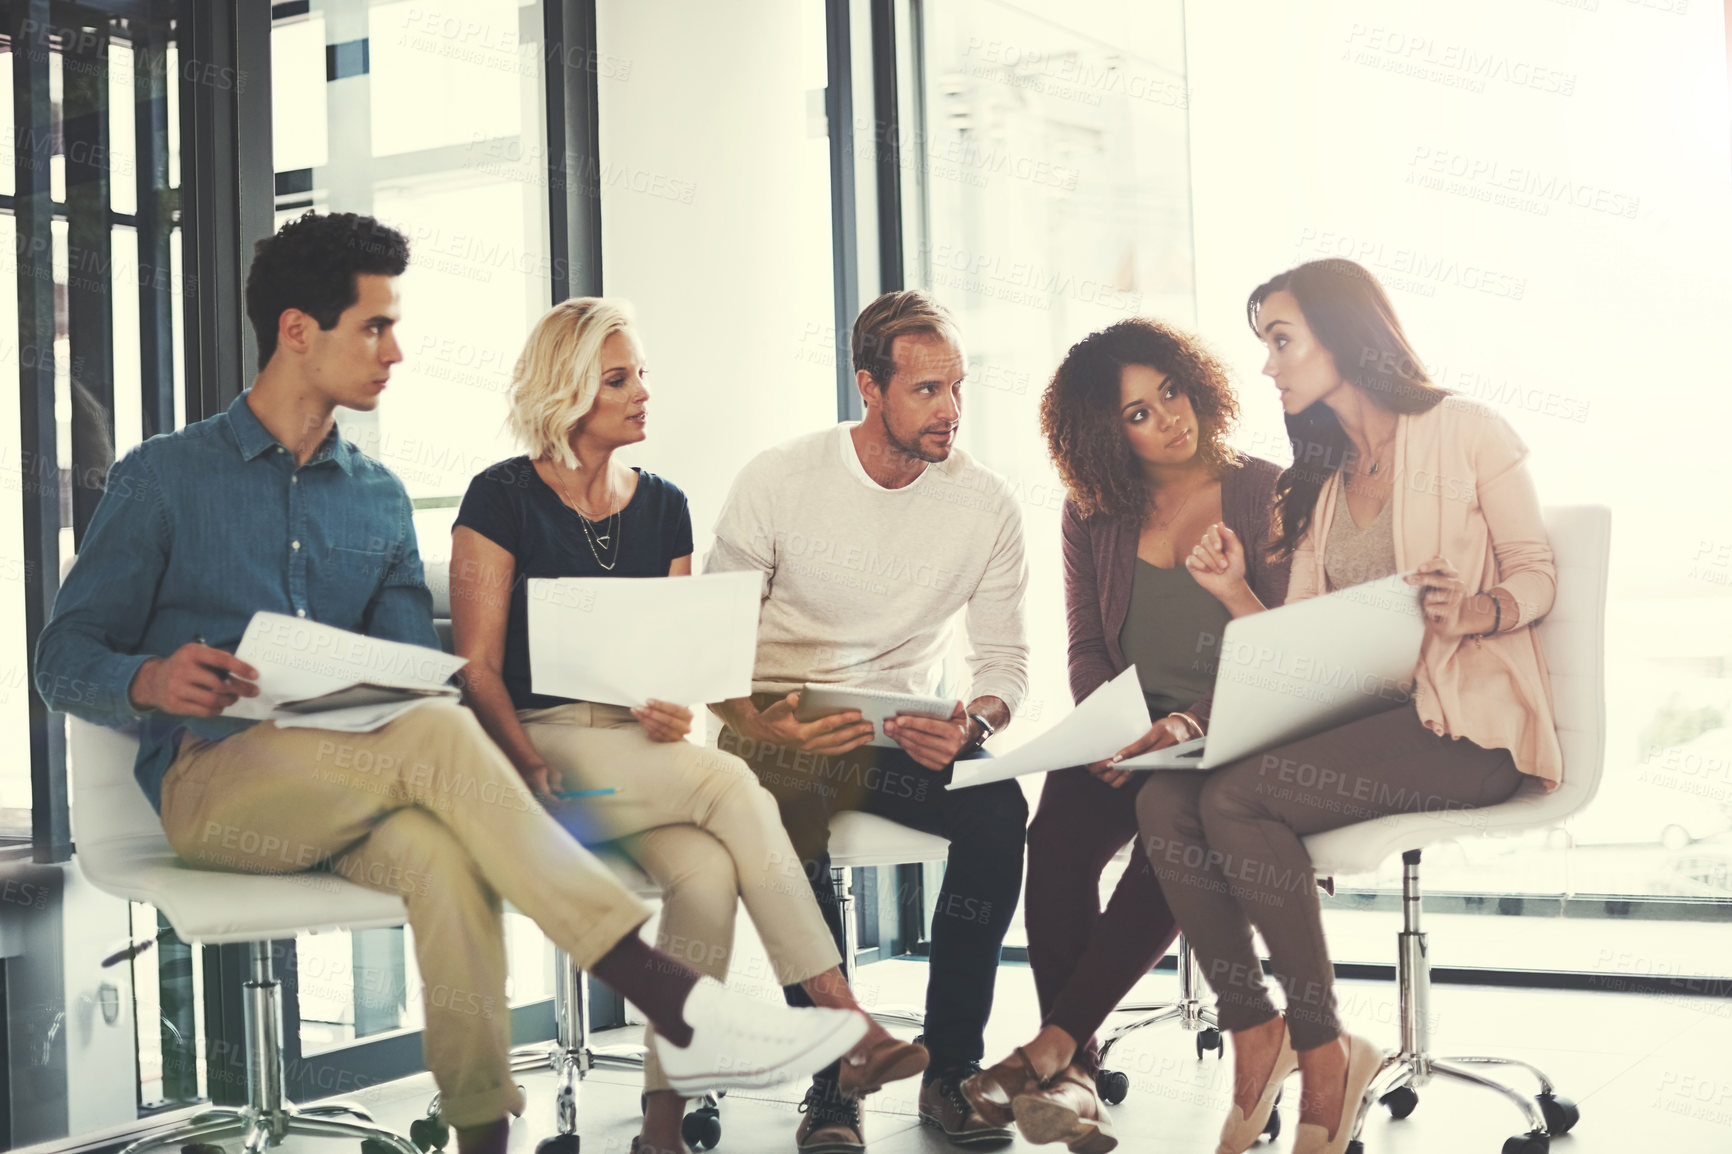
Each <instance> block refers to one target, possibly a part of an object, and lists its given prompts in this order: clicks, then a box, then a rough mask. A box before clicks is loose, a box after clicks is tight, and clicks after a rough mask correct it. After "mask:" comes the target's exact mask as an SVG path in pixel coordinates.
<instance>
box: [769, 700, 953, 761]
mask: <svg viewBox="0 0 1732 1154" xmlns="http://www.w3.org/2000/svg"><path fill="white" fill-rule="evenodd" d="M961 704H962V703H961V702H960V701H958V700H957V699H956V698H954V697H928V696H926V695H925V694H922V693H890V692H887V691H885V690H882V689H861V688H859V687H858V686H848V685H806V686H802V687H801V689H800V705H799V707H798V708H796V709H795V710H794V717H795V719H796V720H798V721H816V720H818V719H819V718H820V717H828V716H829V715H830V714H832V713H841V712H842V711H843V710H845V709H858V710H859V711H860V718H861V720H863V721H870V722H871V723H872V740H871V741H869V742H867V743H866V744H868V745H876V746H880V747H885V748H900V746H897V745H896V742H895V741H893V740H892V739H890V738H888V737H885V736H884V723H885V722H886V721H887V720H889V719H890V718H892V717H895V716H896V715H897V714H899V713H912V714H914V715H915V716H917V717H933V718H937V719H938V720H940V721H942V720H944V719H946V718H949V717H954V716H955V715H956V707H957V706H959V705H961Z"/></svg>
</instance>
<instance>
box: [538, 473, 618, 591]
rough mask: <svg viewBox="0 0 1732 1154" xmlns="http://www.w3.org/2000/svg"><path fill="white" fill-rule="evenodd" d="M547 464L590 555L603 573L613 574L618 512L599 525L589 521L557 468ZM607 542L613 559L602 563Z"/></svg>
mask: <svg viewBox="0 0 1732 1154" xmlns="http://www.w3.org/2000/svg"><path fill="white" fill-rule="evenodd" d="M548 464H549V466H551V467H552V469H553V479H554V481H555V482H557V483H558V485H559V491H560V493H562V494H564V496H565V503H566V505H567V506H568V507H570V509H571V511H572V512H573V513H576V514H577V520H578V523H579V524H580V525H582V526H583V539H584V540H585V541H587V542H589V552H590V555H591V556H593V557H594V558H595V563H596V564H597V565H600V566H601V567H602V569H603V571H605V572H608V573H611V572H613V567H614V566H615V565H617V564H619V549H620V543H621V537H622V534H621V533H620V528H621V522H620V510H618V509H615V510H614V511H613V512H612V513H610V514H608V515H607V516H606V517H605V518H603V519H602V520H601V522H600V523H597V522H595V521H591V520H590V519H589V517H588V516H587V515H586V514H585V513H584V511H583V510H582V509H581V508H579V507H578V504H577V502H576V501H575V500H573V499H572V496H571V490H569V489H567V488H566V487H565V478H564V477H561V476H560V475H559V467H558V466H557V465H555V464H554V463H553V462H552V461H549V462H548ZM603 526H605V527H606V528H607V532H605V533H603V532H602V531H601V529H602V527H603ZM609 541H612V542H613V557H612V559H611V560H608V561H603V560H602V559H601V555H602V552H603V551H605V550H606V549H607V546H608V542H609ZM598 546H599V547H598Z"/></svg>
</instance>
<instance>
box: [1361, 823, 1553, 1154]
mask: <svg viewBox="0 0 1732 1154" xmlns="http://www.w3.org/2000/svg"><path fill="white" fill-rule="evenodd" d="M1401 860H1402V879H1401V908H1402V922H1401V933H1399V934H1398V935H1396V945H1397V948H1396V966H1395V980H1396V992H1397V997H1398V1000H1399V1002H1400V1007H1401V1049H1400V1050H1397V1051H1390V1052H1389V1053H1388V1054H1387V1055H1386V1056H1385V1057H1384V1060H1383V1068H1382V1069H1380V1070H1379V1071H1378V1072H1377V1076H1376V1077H1375V1078H1373V1079H1372V1080H1371V1084H1370V1085H1369V1086H1367V1087H1366V1088H1365V1096H1364V1097H1363V1098H1361V1099H1360V1100H1359V1108H1358V1111H1357V1113H1356V1114H1355V1117H1354V1120H1353V1140H1352V1141H1351V1142H1349V1143H1348V1144H1347V1150H1348V1154H1364V1152H1365V1146H1364V1143H1362V1142H1361V1141H1360V1138H1359V1135H1360V1133H1361V1132H1362V1131H1363V1130H1364V1128H1365V1119H1366V1117H1367V1116H1368V1115H1369V1114H1370V1113H1371V1107H1372V1106H1373V1105H1376V1104H1377V1103H1379V1102H1381V1103H1382V1104H1383V1105H1384V1106H1386V1107H1388V1108H1389V1113H1390V1115H1391V1116H1392V1117H1395V1118H1405V1117H1407V1116H1408V1115H1409V1114H1411V1113H1413V1111H1414V1108H1415V1107H1416V1106H1417V1105H1418V1104H1419V1091H1420V1090H1421V1089H1422V1088H1424V1086H1425V1085H1426V1083H1428V1082H1430V1081H1431V1079H1433V1078H1451V1079H1454V1080H1455V1081H1457V1082H1464V1083H1466V1084H1467V1085H1469V1086H1478V1087H1479V1088H1480V1089H1482V1090H1491V1091H1494V1092H1496V1093H1498V1094H1502V1095H1503V1096H1504V1097H1505V1098H1507V1099H1508V1100H1509V1101H1510V1102H1511V1103H1512V1104H1513V1105H1514V1106H1515V1108H1516V1109H1518V1110H1520V1111H1521V1112H1522V1117H1523V1118H1524V1119H1525V1120H1526V1122H1527V1127H1528V1128H1527V1130H1526V1131H1525V1132H1523V1133H1520V1134H1516V1135H1514V1136H1512V1137H1511V1138H1509V1139H1508V1140H1507V1141H1505V1142H1504V1144H1503V1154H1546V1151H1547V1150H1548V1149H1550V1147H1551V1140H1552V1139H1553V1138H1554V1137H1556V1136H1557V1135H1559V1134H1564V1133H1567V1132H1568V1131H1569V1129H1570V1128H1571V1127H1572V1126H1574V1125H1575V1124H1576V1121H1577V1119H1578V1118H1579V1117H1580V1112H1579V1111H1578V1110H1577V1109H1576V1104H1575V1103H1574V1102H1572V1101H1570V1100H1569V1099H1568V1098H1560V1097H1558V1094H1557V1090H1556V1089H1555V1088H1554V1087H1553V1086H1552V1082H1551V1079H1550V1078H1547V1077H1546V1076H1545V1074H1544V1073H1542V1072H1541V1071H1540V1070H1539V1068H1538V1067H1536V1066H1533V1065H1530V1064H1529V1063H1527V1062H1523V1061H1520V1060H1519V1059H1516V1058H1487V1057H1466V1058H1434V1057H1432V1056H1431V1029H1430V1022H1431V960H1430V950H1429V947H1428V946H1427V944H1426V936H1425V933H1424V931H1423V930H1422V929H1421V927H1420V908H1421V898H1420V891H1419V862H1420V851H1419V850H1409V851H1407V852H1406V853H1404V854H1402V855H1401ZM1475 1066H1518V1067H1520V1068H1521V1069H1523V1070H1526V1071H1527V1072H1528V1073H1529V1074H1531V1075H1533V1077H1534V1079H1535V1080H1536V1081H1537V1082H1538V1083H1539V1085H1540V1089H1539V1093H1538V1095H1536V1096H1535V1097H1532V1098H1529V1097H1527V1096H1526V1095H1524V1094H1523V1093H1521V1092H1520V1091H1519V1090H1516V1089H1514V1088H1513V1087H1511V1086H1509V1085H1506V1084H1505V1083H1503V1082H1500V1081H1498V1080H1497V1079H1495V1078H1490V1077H1487V1076H1486V1075H1484V1074H1481V1073H1479V1072H1477V1071H1476V1070H1474V1069H1473V1067H1475Z"/></svg>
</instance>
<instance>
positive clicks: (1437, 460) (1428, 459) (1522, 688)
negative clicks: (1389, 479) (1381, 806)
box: [1287, 396, 1563, 787]
mask: <svg viewBox="0 0 1732 1154" xmlns="http://www.w3.org/2000/svg"><path fill="white" fill-rule="evenodd" d="M1526 461H1527V446H1526V445H1524V444H1523V443H1522V440H1521V438H1520V437H1519V436H1517V435H1516V432H1515V430H1514V429H1512V428H1510V426H1509V423H1508V422H1507V421H1505V420H1504V419H1503V418H1502V417H1501V416H1499V415H1498V414H1497V413H1495V412H1493V411H1492V410H1490V409H1488V408H1486V407H1485V406H1483V405H1480V404H1478V403H1477V402H1474V401H1469V400H1466V399H1464V398H1461V397H1453V396H1452V397H1449V398H1447V399H1445V400H1444V401H1443V403H1441V404H1439V405H1438V406H1437V407H1436V408H1433V409H1431V410H1430V411H1429V412H1425V413H1417V414H1412V415H1404V416H1402V417H1401V418H1400V419H1399V420H1397V422H1396V426H1395V462H1394V470H1395V472H1394V481H1395V488H1394V490H1393V498H1392V499H1393V500H1394V502H1395V508H1394V511H1393V513H1394V523H1395V564H1396V570H1397V571H1398V572H1402V571H1405V570H1408V569H1412V568H1414V567H1415V566H1417V565H1420V564H1422V563H1424V562H1425V561H1428V560H1430V559H1431V558H1432V557H1435V556H1438V555H1440V554H1441V555H1442V556H1443V557H1444V558H1446V559H1447V560H1448V561H1449V563H1450V564H1452V565H1454V566H1455V568H1456V571H1457V572H1458V573H1460V574H1461V577H1462V580H1464V581H1465V582H1466V583H1467V588H1468V591H1469V592H1470V593H1473V592H1480V591H1484V590H1487V589H1491V588H1493V587H1499V588H1502V589H1503V590H1504V591H1505V592H1506V593H1508V594H1509V595H1510V596H1511V597H1512V598H1514V599H1515V602H1516V604H1517V605H1518V606H1519V607H1520V612H1519V613H1518V615H1517V617H1516V619H1515V620H1514V621H1512V620H1511V619H1510V616H1509V613H1508V612H1507V611H1506V612H1505V614H1504V618H1503V623H1502V631H1501V632H1500V633H1498V635H1497V636H1495V637H1486V638H1477V637H1464V638H1460V639H1457V640H1447V641H1446V640H1440V639H1438V638H1436V637H1432V636H1430V635H1429V634H1428V635H1427V636H1426V639H1425V643H1424V645H1423V646H1422V647H1421V649H1420V652H1419V667H1418V669H1417V670H1415V675H1414V704H1415V705H1416V706H1417V707H1418V709H1419V718H1420V720H1421V721H1423V722H1424V723H1425V725H1426V727H1427V728H1429V729H1430V730H1432V732H1434V733H1440V734H1444V735H1446V736H1449V737H1459V738H1466V739H1468V740H1469V741H1472V742H1473V743H1474V744H1475V745H1479V746H1482V747H1484V748H1486V749H1507V750H1509V751H1510V752H1511V754H1512V755H1513V756H1514V758H1515V764H1516V768H1517V769H1519V770H1521V771H1522V772H1523V773H1525V774H1529V775H1531V776H1534V777H1537V778H1540V779H1541V780H1543V781H1545V782H1546V783H1547V786H1548V787H1555V786H1556V785H1557V783H1558V782H1559V781H1560V780H1561V779H1562V774H1563V752H1562V750H1561V748H1560V747H1559V745H1558V735H1557V728H1556V725H1555V724H1554V722H1553V719H1552V691H1551V682H1550V680H1549V678H1548V677H1547V675H1546V662H1545V655H1544V654H1543V653H1541V651H1540V646H1539V638H1538V637H1536V636H1535V635H1534V631H1533V630H1532V629H1529V628H1526V626H1529V625H1532V624H1533V623H1534V622H1536V621H1538V620H1539V619H1540V618H1542V617H1544V616H1545V615H1546V614H1547V613H1548V612H1550V610H1551V607H1552V600H1553V598H1554V597H1555V596H1556V593H1557V585H1558V574H1557V566H1556V565H1555V564H1554V563H1553V561H1552V547H1551V542H1550V541H1548V540H1547V538H1546V531H1545V523H1544V521H1543V519H1542V517H1541V514H1540V503H1539V497H1538V494H1537V493H1536V492H1535V491H1534V485H1533V479H1532V478H1531V477H1530V476H1529V475H1528V470H1527V464H1526ZM1340 484H1341V474H1340V473H1336V474H1335V475H1334V476H1333V477H1331V478H1330V479H1329V481H1328V482H1326V483H1325V484H1324V486H1323V491H1322V493H1321V494H1319V496H1318V500H1317V515H1316V517H1315V519H1314V520H1313V521H1312V522H1311V525H1310V527H1309V528H1308V529H1307V530H1306V533H1305V536H1304V537H1303V538H1302V539H1301V541H1300V542H1299V547H1298V549H1297V550H1296V551H1295V552H1294V555H1293V570H1292V582H1291V584H1290V585H1289V587H1288V590H1287V600H1288V601H1289V602H1293V601H1299V600H1301V599H1303V598H1306V597H1314V596H1316V595H1317V594H1318V593H1321V592H1323V591H1324V590H1325V589H1326V588H1327V583H1326V581H1325V579H1324V568H1323V565H1324V553H1323V550H1324V545H1325V543H1326V542H1327V541H1328V540H1329V523H1330V520H1331V515H1332V513H1333V511H1334V509H1335V493H1336V488H1337V486H1339V485H1340Z"/></svg>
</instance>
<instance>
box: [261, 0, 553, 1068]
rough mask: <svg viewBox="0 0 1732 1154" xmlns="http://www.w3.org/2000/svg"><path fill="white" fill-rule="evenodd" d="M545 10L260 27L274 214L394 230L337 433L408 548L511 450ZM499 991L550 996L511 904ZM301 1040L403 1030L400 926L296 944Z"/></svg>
mask: <svg viewBox="0 0 1732 1154" xmlns="http://www.w3.org/2000/svg"><path fill="white" fill-rule="evenodd" d="M542 20H543V16H542V11H541V5H540V4H539V3H535V2H527V3H521V2H519V0H465V2H463V3H456V2H451V3H445V4H439V3H433V4H425V3H419V2H417V3H413V4H410V3H384V4H373V3H367V2H365V0H343V2H339V3H325V4H322V5H319V6H318V11H316V12H310V13H304V14H298V15H294V16H290V17H287V18H284V19H280V20H277V21H276V22H275V23H274V24H273V28H272V44H271V48H272V68H273V77H272V97H273V102H272V103H273V123H272V133H273V134H272V149H273V151H274V153H275V157H276V169H277V220H278V223H279V224H281V223H282V222H284V221H287V220H290V219H292V218H294V217H295V216H298V215H299V214H300V213H302V212H304V211H306V210H307V209H308V208H314V209H317V210H318V211H321V212H362V213H370V214H371V215H373V216H376V217H378V218H379V219H380V220H381V221H383V222H385V223H386V224H388V225H391V226H392V227H394V228H396V229H398V230H399V231H401V232H402V233H404V234H405V235H406V236H407V237H408V238H409V244H410V252H411V255H410V263H409V269H408V272H407V273H406V274H405V275H404V277H403V280H402V292H403V321H402V323H401V324H400V325H399V326H398V330H397V337H398V340H399V342H400V343H401V345H402V348H403V354H404V360H403V363H402V364H400V365H398V366H397V367H396V368H395V369H394V370H393V371H392V374H391V387H390V389H389V390H388V391H387V392H386V394H385V397H384V399H383V401H382V402H381V404H380V406H379V408H378V410H377V411H376V412H373V413H359V412H353V411H350V410H346V409H345V410H338V415H337V416H338V423H339V425H340V427H341V428H342V430H343V433H344V435H345V436H347V437H349V438H350V439H351V440H353V441H355V442H356V444H358V445H359V446H360V447H361V449H362V450H363V451H364V452H367V453H368V454H370V455H372V456H373V457H375V458H377V459H378V460H380V461H382V462H383V463H384V464H385V465H387V466H388V467H389V468H390V469H391V470H392V471H393V472H395V473H396V474H397V476H398V477H400V478H401V479H402V481H403V483H404V485H405V487H406V488H407V489H408V491H409V495H410V497H411V498H412V499H413V500H414V502H415V505H416V509H417V512H416V519H415V524H416V531H417V534H418V537H419V543H420V548H421V554H422V556H423V558H424V559H428V560H440V559H444V558H446V557H448V556H449V555H450V547H451V538H450V534H451V522H452V520H453V519H454V518H455V516H456V510H457V504H458V501H459V499H460V498H461V497H462V495H463V492H464V490H465V489H466V488H467V487H468V484H469V480H470V478H471V477H473V476H474V475H475V474H476V473H478V472H480V471H481V470H482V469H484V468H486V467H487V466H488V465H490V464H492V463H493V462H495V461H497V460H500V459H501V458H503V457H506V456H509V455H510V454H511V452H512V447H511V444H510V442H509V440H508V438H507V437H506V436H505V433H504V428H503V424H504V418H505V390H506V388H507V386H508V385H509V383H510V373H511V367H512V365H513V364H514V363H515V361H516V358H517V353H518V350H519V348H520V346H521V344H522V341H523V338H524V337H525V336H526V335H527V334H528V331H529V327H530V325H531V324H533V323H534V321H535V319H536V318H537V317H539V316H540V315H541V313H542V312H543V311H544V310H545V309H546V308H547V307H548V306H549V305H550V304H551V303H552V296H551V291H552V290H551V284H552V269H553V266H552V261H551V258H550V255H549V239H548V226H547V196H548V194H547V169H546V164H547V147H546V133H545V128H544V125H545V116H544V109H543V103H544V100H545V94H546V90H545V87H544V77H543V70H544V68H545V67H546V60H545V59H544V54H543V51H542V43H541V42H542ZM508 921H509V923H510V925H511V932H510V934H509V941H510V944H511V948H512V958H513V966H512V988H511V1001H512V1003H513V1004H514V1005H520V1004H524V1003H526V1002H533V1001H538V1000H541V999H544V998H547V997H549V996H551V970H550V967H549V965H548V964H547V963H546V959H545V958H544V956H543V955H545V954H546V953H547V945H546V942H545V940H544V939H542V937H541V936H540V934H539V931H537V930H535V928H534V927H533V926H532V925H531V924H529V923H528V922H527V921H526V920H525V919H523V918H521V917H519V916H516V915H512V916H511V917H509V918H508ZM296 953H297V965H298V975H297V976H298V979H299V982H298V990H299V997H300V1017H301V1036H300V1044H301V1047H302V1050H301V1052H302V1053H303V1054H304V1055H307V1056H311V1055H316V1054H321V1053H329V1052H330V1051H332V1050H336V1049H340V1048H342V1047H344V1046H347V1045H350V1044H353V1043H355V1042H357V1041H361V1040H363V1039H366V1038H369V1037H373V1036H376V1035H379V1034H382V1033H385V1032H388V1031H393V1030H404V1029H419V1028H420V1027H421V1025H422V1024H423V1022H422V1010H421V991H420V978H419V975H418V974H417V973H416V970H415V966H414V962H413V957H414V947H413V940H412V935H411V932H410V931H409V930H408V928H407V927H403V928H400V929H389V930H368V931H362V932H357V933H353V934H350V933H336V934H320V935H303V936H302V937H301V938H299V939H298V940H297V943H296Z"/></svg>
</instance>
